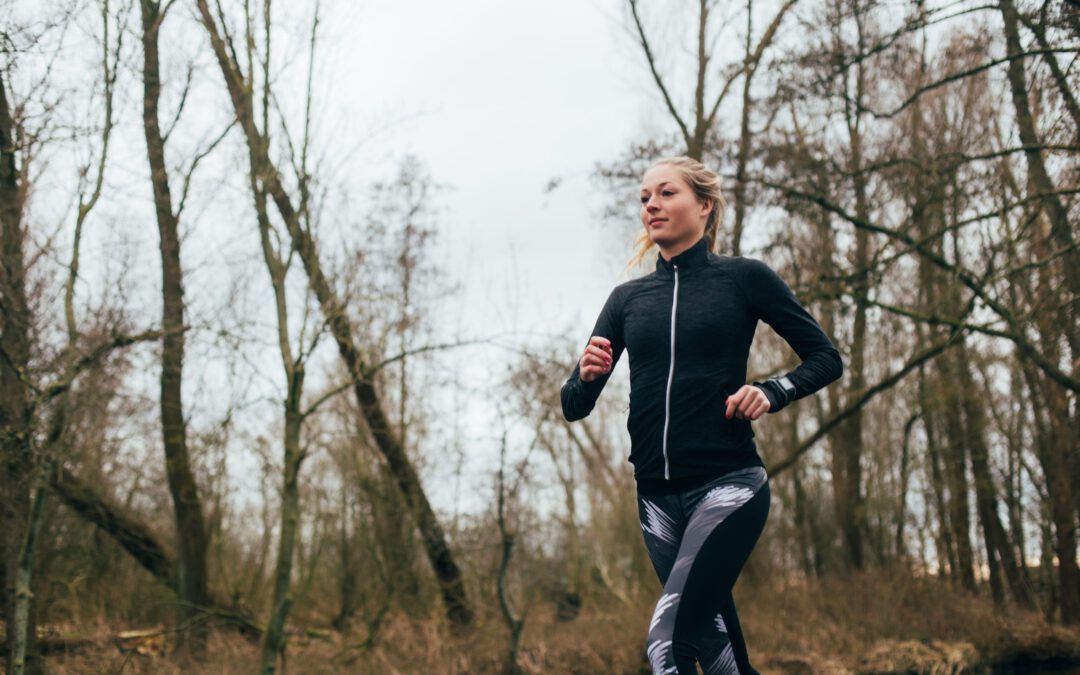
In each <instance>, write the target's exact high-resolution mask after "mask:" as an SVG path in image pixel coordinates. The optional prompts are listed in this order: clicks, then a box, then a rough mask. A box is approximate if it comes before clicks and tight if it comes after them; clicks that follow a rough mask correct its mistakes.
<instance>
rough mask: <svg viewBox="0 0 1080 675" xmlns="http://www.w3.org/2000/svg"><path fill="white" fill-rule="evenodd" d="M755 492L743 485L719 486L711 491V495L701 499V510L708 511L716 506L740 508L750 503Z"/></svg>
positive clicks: (699, 505) (699, 506)
mask: <svg viewBox="0 0 1080 675" xmlns="http://www.w3.org/2000/svg"><path fill="white" fill-rule="evenodd" d="M753 496H754V491H753V490H751V489H750V488H748V487H743V486H742V485H719V486H717V487H714V488H713V489H712V490H709V494H707V495H705V496H704V497H703V498H702V499H701V503H700V504H698V508H699V509H708V508H712V507H714V506H735V507H739V506H742V505H743V504H745V503H746V502H748V501H750V498H751V497H753Z"/></svg>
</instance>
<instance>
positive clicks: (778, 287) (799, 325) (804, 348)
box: [740, 259, 844, 413]
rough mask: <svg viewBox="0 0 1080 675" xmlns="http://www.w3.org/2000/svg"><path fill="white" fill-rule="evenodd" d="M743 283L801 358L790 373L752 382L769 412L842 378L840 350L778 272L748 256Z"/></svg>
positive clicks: (759, 313) (762, 314) (764, 317)
mask: <svg viewBox="0 0 1080 675" xmlns="http://www.w3.org/2000/svg"><path fill="white" fill-rule="evenodd" d="M740 285H741V286H742V288H743V292H744V293H745V294H746V297H747V300H748V302H749V303H750V305H751V307H752V309H753V311H754V313H755V315H756V316H757V317H758V318H759V319H761V320H762V321H764V322H765V323H767V324H769V325H770V326H771V327H772V329H773V330H775V331H776V332H777V334H779V335H780V337H782V338H784V340H785V341H787V343H788V344H789V345H791V348H792V349H794V350H795V353H796V354H798V355H799V358H800V359H802V363H800V364H799V365H798V366H797V367H796V368H795V369H794V370H792V371H790V372H787V373H785V374H783V375H777V376H774V377H770V378H769V379H768V380H765V381H764V382H754V383H753V384H754V385H755V386H757V387H758V388H760V389H761V390H762V391H764V392H765V395H766V396H767V397H768V399H769V403H770V406H769V412H770V413H774V412H777V411H779V410H782V409H783V408H785V407H787V406H788V405H789V404H790V403H792V402H793V401H796V400H798V399H800V398H803V397H804V396H809V395H810V394H813V393H814V392H816V391H817V390H819V389H821V388H822V387H824V386H825V385H827V384H829V383H830V382H834V381H836V380H838V379H840V376H841V375H842V374H843V372H844V365H843V362H842V361H841V360H840V352H839V351H838V350H837V349H836V347H835V346H834V345H833V343H832V342H831V341H830V340H829V338H828V336H827V335H825V331H823V330H822V329H821V326H820V325H819V324H818V322H817V321H816V320H815V319H814V317H812V316H811V315H810V313H809V312H808V311H806V308H805V307H803V305H802V303H800V302H799V300H798V298H796V297H795V294H794V293H792V292H791V288H789V287H788V285H787V284H786V283H785V282H784V280H783V279H781V278H780V275H779V274H777V273H776V272H775V271H773V269H772V268H771V267H769V266H768V265H766V264H765V263H764V262H761V261H760V260H749V259H748V260H747V266H746V275H745V276H744V277H743V279H742V281H741V283H740Z"/></svg>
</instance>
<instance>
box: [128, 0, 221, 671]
mask: <svg viewBox="0 0 1080 675" xmlns="http://www.w3.org/2000/svg"><path fill="white" fill-rule="evenodd" d="M140 7H141V10H142V11H141V16H142V46H143V132H144V135H145V137H146V150H147V158H148V160H149V163H150V182H151V184H152V186H153V194H154V212H155V214H156V216H157V224H158V233H159V237H160V241H161V282H162V327H163V328H164V329H165V332H166V334H165V338H164V340H163V341H162V352H161V432H162V443H163V447H164V451H165V473H166V475H167V477H168V482H169V493H170V494H171V495H172V501H173V509H174V512H175V519H176V538H177V543H178V547H177V548H178V550H179V556H178V558H177V562H178V569H177V595H178V596H179V597H178V600H179V603H178V605H177V611H176V620H177V624H178V627H179V628H180V632H179V633H178V637H179V641H180V644H181V645H182V646H186V647H189V648H191V650H192V651H193V653H195V654H200V653H202V652H203V651H204V650H205V647H206V634H207V629H206V622H205V621H203V620H202V618H203V617H202V614H201V612H202V609H203V608H204V607H206V606H207V605H208V604H209V597H208V593H207V588H208V583H207V569H206V552H207V534H206V526H205V524H204V519H203V511H202V501H201V499H200V497H199V489H198V486H197V484H196V482H195V475H194V474H193V473H192V471H191V464H190V460H189V457H188V449H187V431H186V429H185V422H184V405H183V398H182V396H181V384H182V379H183V364H184V332H183V326H184V289H183V271H182V269H181V266H180V236H179V231H178V230H179V227H178V226H179V223H178V222H177V217H176V214H175V213H174V211H173V205H172V197H171V194H170V191H169V174H168V169H167V165H166V162H165V140H164V138H163V137H162V135H161V129H160V127H159V123H158V102H159V100H160V98H161V77H160V69H159V65H158V34H159V33H158V31H159V29H160V28H161V22H162V20H163V19H164V15H163V14H161V10H160V6H159V4H158V3H155V2H152V1H151V0H140Z"/></svg>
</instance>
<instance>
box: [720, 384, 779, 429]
mask: <svg viewBox="0 0 1080 675" xmlns="http://www.w3.org/2000/svg"><path fill="white" fill-rule="evenodd" d="M725 402H726V403H727V409H726V410H725V411H724V417H726V418H727V419H731V416H732V415H734V416H735V417H737V418H739V419H741V420H756V419H757V418H759V417H761V416H762V415H764V414H765V413H767V412H769V408H771V407H772V404H771V403H769V398H768V397H767V396H765V392H763V391H762V390H761V389H759V388H758V387H755V386H753V385H750V384H744V385H743V386H741V387H739V390H738V391H736V392H735V393H734V394H732V395H731V396H728V397H727V401H725Z"/></svg>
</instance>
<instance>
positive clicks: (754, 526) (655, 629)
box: [638, 466, 769, 675]
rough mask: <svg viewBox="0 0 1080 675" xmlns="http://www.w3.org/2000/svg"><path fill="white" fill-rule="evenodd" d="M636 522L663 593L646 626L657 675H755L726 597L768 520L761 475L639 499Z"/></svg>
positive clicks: (733, 476) (739, 473) (738, 475)
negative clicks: (699, 671) (752, 674)
mask: <svg viewBox="0 0 1080 675" xmlns="http://www.w3.org/2000/svg"><path fill="white" fill-rule="evenodd" d="M638 514H639V517H640V519H641V529H642V531H643V532H644V536H645V546H646V548H648V550H649V558H650V559H651V560H652V564H653V567H654V568H655V569H656V574H657V575H658V576H659V577H660V582H661V583H662V584H663V585H664V592H663V594H662V595H661V596H660V600H659V602H657V603H656V610H655V611H654V612H653V616H652V621H651V622H650V623H649V637H648V641H647V643H646V644H647V647H646V649H647V652H648V655H649V662H650V663H651V664H652V669H653V673H654V674H679V673H682V674H686V673H696V672H697V669H696V668H695V667H694V662H695V661H697V662H698V663H700V664H701V667H702V670H703V671H704V672H705V673H706V675H713V674H714V673H725V674H726V673H736V674H737V675H738V674H741V675H746V674H747V673H754V674H756V673H757V671H756V670H754V669H753V668H752V667H751V666H750V660H749V657H748V656H747V654H746V643H745V642H744V641H743V635H742V629H741V628H740V627H739V617H738V616H737V615H736V614H735V603H734V601H733V600H732V597H731V589H732V588H733V587H734V586H735V580H736V579H737V578H738V576H739V572H740V571H741V570H742V567H743V564H744V563H745V562H746V559H747V558H748V557H749V556H750V551H752V550H753V548H754V544H756V543H757V540H758V537H759V536H760V535H761V531H762V529H763V528H764V527H765V519H766V518H767V517H768V515H769V479H768V476H767V475H766V473H765V469H764V468H762V467H758V466H755V467H750V468H746V469H738V470H736V471H733V472H730V473H727V474H725V475H723V476H721V477H719V478H717V479H715V480H713V481H710V482H709V483H706V484H705V485H702V486H700V487H697V488H694V489H692V490H688V491H686V492H682V493H678V494H673V495H657V496H651V495H650V496H645V495H641V494H640V493H639V494H638Z"/></svg>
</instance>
